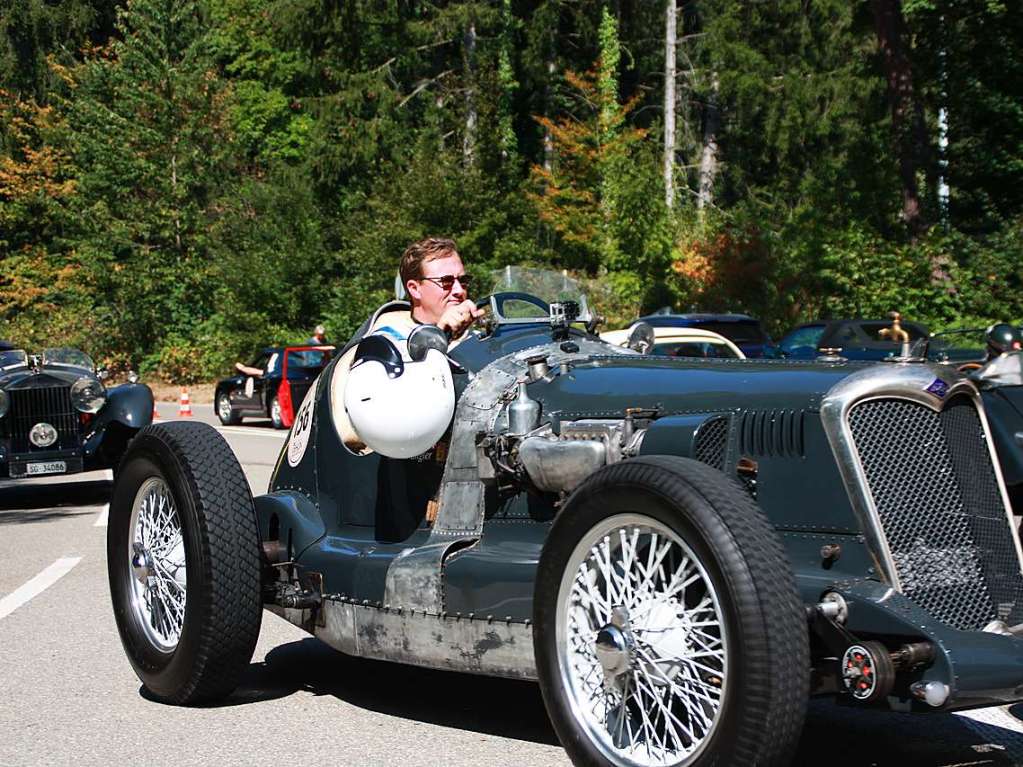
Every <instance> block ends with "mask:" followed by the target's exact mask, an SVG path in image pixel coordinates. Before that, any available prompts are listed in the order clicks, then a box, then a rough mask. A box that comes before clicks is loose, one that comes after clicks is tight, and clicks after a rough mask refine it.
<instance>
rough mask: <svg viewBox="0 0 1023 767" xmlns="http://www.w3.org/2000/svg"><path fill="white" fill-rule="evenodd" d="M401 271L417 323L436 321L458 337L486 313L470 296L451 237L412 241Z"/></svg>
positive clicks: (450, 335)
mask: <svg viewBox="0 0 1023 767" xmlns="http://www.w3.org/2000/svg"><path fill="white" fill-rule="evenodd" d="M399 273H400V274H401V281H402V284H403V285H404V286H405V290H406V291H407V292H408V295H409V298H410V299H411V301H412V319H413V320H415V321H416V322H417V323H422V324H432V325H436V326H437V327H439V328H440V329H441V330H443V331H444V332H445V333H447V334H448V336H449V337H450V338H451V339H452V340H456V339H458V338H460V337H461V336H462V334H463V333H464V332H465V331H466V330H468V328H469V326H470V325H471V324H472V322H473V320H475V319H476V318H477V317H479V316H480V315H481V314H483V311H482V310H481V309H478V308H476V304H474V303H473V302H472V301H470V300H469V288H470V286H471V283H470V280H469V277H468V276H467V275H466V274H465V266H463V264H462V258H461V256H459V255H458V250H457V249H456V248H455V243H454V241H452V240H447V239H441V238H436V237H428V238H427V239H425V240H419V241H418V242H413V243H412V244H411V245H409V246H408V247H407V248H405V252H404V253H403V254H402V257H401V264H400V266H399Z"/></svg>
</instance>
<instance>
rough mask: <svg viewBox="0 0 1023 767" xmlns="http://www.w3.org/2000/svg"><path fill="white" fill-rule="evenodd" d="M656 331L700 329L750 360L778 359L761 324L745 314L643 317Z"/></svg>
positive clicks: (775, 348)
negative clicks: (760, 358)
mask: <svg viewBox="0 0 1023 767" xmlns="http://www.w3.org/2000/svg"><path fill="white" fill-rule="evenodd" d="M638 321H639V322H646V323H648V324H649V325H651V326H653V327H655V328H699V329H701V330H710V331H712V332H714V333H718V334H719V335H722V336H724V337H725V338H727V339H728V340H730V341H732V342H733V343H734V344H735V345H736V346H738V347H739V349H741V350H742V353H743V354H744V355H745V356H747V357H776V356H778V352H777V347H776V346H775V345H774V342H773V341H771V337H770V336H769V335H767V333H766V332H765V331H764V329H763V327H762V326H761V325H760V320H757V319H754V318H753V317H750V316H748V315H746V314H674V313H672V312H671V311H670V310H661V311H659V312H656V313H655V314H648V315H647V316H645V317H640V318H639V320H638Z"/></svg>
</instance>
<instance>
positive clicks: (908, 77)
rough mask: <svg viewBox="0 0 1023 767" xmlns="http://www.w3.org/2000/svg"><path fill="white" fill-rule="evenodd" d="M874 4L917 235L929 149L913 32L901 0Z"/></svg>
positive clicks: (909, 220) (909, 222) (907, 217)
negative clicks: (915, 73) (915, 81)
mask: <svg viewBox="0 0 1023 767" xmlns="http://www.w3.org/2000/svg"><path fill="white" fill-rule="evenodd" d="M870 7H871V11H872V13H873V16H874V27H875V29H876V31H877V44H878V47H879V49H880V51H881V59H882V62H883V66H884V74H885V81H886V82H887V85H888V103H889V105H890V109H891V119H892V133H893V134H894V144H895V153H896V157H897V160H898V168H899V179H900V181H901V183H902V220H903V221H904V222H905V224H906V227H907V229H908V230H909V232H910V234H911V235H912V236H913V237H914V238H915V237H917V236H919V234H920V233H921V232H922V231H923V228H924V226H925V223H924V219H923V213H922V209H921V204H920V190H919V188H918V186H917V173H918V171H919V170H920V165H921V160H920V158H921V157H922V156H923V154H924V152H925V146H926V134H925V133H924V127H923V112H922V110H921V106H920V103H919V101H918V100H917V96H916V88H915V87H914V84H913V64H912V61H911V58H912V56H911V52H910V50H909V35H908V33H907V30H906V22H905V19H904V18H903V14H902V2H901V0H871V2H870Z"/></svg>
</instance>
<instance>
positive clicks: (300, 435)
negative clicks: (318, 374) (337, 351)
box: [288, 378, 320, 468]
mask: <svg viewBox="0 0 1023 767" xmlns="http://www.w3.org/2000/svg"><path fill="white" fill-rule="evenodd" d="M319 380H320V379H319V378H317V379H316V381H314V382H313V385H312V386H310V387H309V391H307V392H306V395H305V399H303V400H302V407H300V408H299V409H298V412H297V413H296V414H295V423H294V425H293V426H292V427H291V441H290V442H288V465H289V466H291V467H292V468H294V467H296V466H298V465H299V463H301V462H302V456H304V455H305V449H306V446H307V445H308V444H309V435H310V434H311V433H312V430H313V406H314V405H315V404H316V384H317V383H318V382H319Z"/></svg>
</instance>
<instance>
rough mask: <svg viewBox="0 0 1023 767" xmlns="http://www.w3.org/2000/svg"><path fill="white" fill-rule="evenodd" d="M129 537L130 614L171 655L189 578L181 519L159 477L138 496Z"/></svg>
mask: <svg viewBox="0 0 1023 767" xmlns="http://www.w3.org/2000/svg"><path fill="white" fill-rule="evenodd" d="M128 533H129V537H130V539H129V542H128V543H129V546H128V563H127V564H128V567H129V568H130V569H131V580H130V582H131V595H130V599H131V607H132V610H133V611H134V613H135V617H136V618H137V620H138V622H139V625H140V626H141V627H142V629H143V631H144V632H145V635H146V637H147V638H148V639H149V641H150V642H152V643H153V645H154V646H155V647H157V648H158V649H160V650H161V651H163V652H171V651H173V650H174V649H175V648H176V647H177V645H178V640H180V638H181V630H182V628H184V623H185V603H186V600H187V595H188V577H187V568H186V566H185V543H184V537H183V535H182V528H181V518H180V517H179V515H178V511H177V506H176V504H175V502H174V497H173V495H172V494H171V491H170V488H169V487H168V486H167V484H166V482H164V480H163V479H161V478H160V477H151V478H149V479H147V480H146V481H145V482H143V483H142V486H141V487H140V488H139V490H138V493H136V495H135V503H134V504H133V506H132V512H131V522H130V524H129V526H128Z"/></svg>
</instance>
